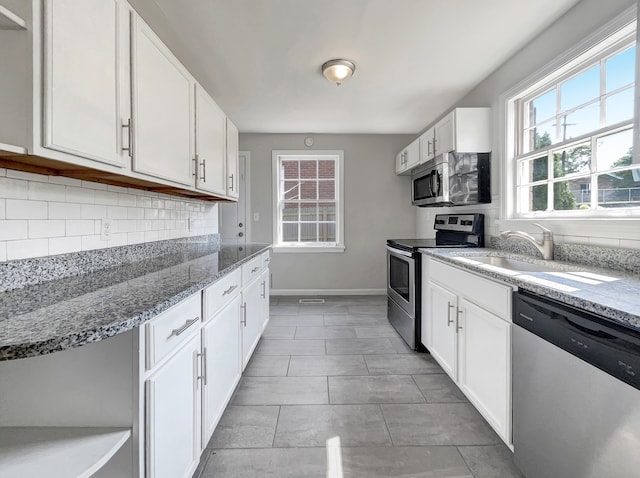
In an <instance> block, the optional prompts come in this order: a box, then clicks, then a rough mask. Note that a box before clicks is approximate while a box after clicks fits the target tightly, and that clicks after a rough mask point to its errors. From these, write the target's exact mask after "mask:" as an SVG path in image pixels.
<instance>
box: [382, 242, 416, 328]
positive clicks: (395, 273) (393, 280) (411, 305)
mask: <svg viewBox="0 0 640 478" xmlns="http://www.w3.org/2000/svg"><path fill="white" fill-rule="evenodd" d="M415 279H416V266H415V259H414V258H413V256H412V255H411V253H410V252H406V251H402V250H398V249H395V248H393V247H390V246H387V295H388V296H389V298H391V299H392V300H393V301H394V302H395V303H396V304H398V305H399V306H400V307H401V308H402V309H403V310H404V311H405V312H406V313H407V314H408V315H409V316H410V317H411V318H415V316H416V315H415V309H416V299H415V294H416V291H415V283H416V281H415Z"/></svg>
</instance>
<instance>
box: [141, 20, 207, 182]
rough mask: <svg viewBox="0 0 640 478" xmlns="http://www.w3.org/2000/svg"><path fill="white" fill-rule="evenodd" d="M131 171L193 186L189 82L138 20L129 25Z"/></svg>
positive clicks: (192, 103)
mask: <svg viewBox="0 0 640 478" xmlns="http://www.w3.org/2000/svg"><path fill="white" fill-rule="evenodd" d="M134 25H135V26H134V35H133V41H132V59H133V61H132V63H133V132H134V138H135V140H134V144H133V169H134V171H137V172H139V173H144V174H148V175H150V176H155V177H158V178H162V179H166V180H169V181H173V182H176V183H180V184H184V185H186V186H193V185H194V177H193V174H194V172H193V168H192V162H193V161H192V159H193V157H194V147H193V141H194V140H193V138H194V134H193V131H194V124H193V123H194V116H195V115H194V111H193V109H194V108H193V105H194V98H193V96H194V81H193V79H192V77H191V75H189V72H188V71H187V70H186V69H185V68H184V66H182V65H181V64H180V63H179V62H178V60H177V59H176V58H175V57H174V56H173V55H172V54H171V52H170V51H169V49H168V48H167V47H166V46H165V45H164V44H163V43H162V42H161V41H160V39H159V38H158V37H157V36H156V35H155V33H153V31H152V30H151V28H149V27H148V26H147V25H146V24H145V23H144V22H143V21H142V20H141V19H140V18H138V17H136V18H135V21H134Z"/></svg>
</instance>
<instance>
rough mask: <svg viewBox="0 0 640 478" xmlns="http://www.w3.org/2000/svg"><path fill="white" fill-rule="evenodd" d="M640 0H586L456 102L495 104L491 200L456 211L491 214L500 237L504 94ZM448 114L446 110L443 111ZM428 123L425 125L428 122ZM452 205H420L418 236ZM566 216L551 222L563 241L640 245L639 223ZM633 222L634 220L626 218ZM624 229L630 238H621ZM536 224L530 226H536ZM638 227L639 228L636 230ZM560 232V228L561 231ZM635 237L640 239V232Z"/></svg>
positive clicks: (489, 223)
mask: <svg viewBox="0 0 640 478" xmlns="http://www.w3.org/2000/svg"><path fill="white" fill-rule="evenodd" d="M635 3H636V0H607V1H606V2H603V1H602V0H583V1H581V2H580V3H578V4H577V5H576V6H575V7H574V8H572V9H571V10H569V11H568V12H567V13H566V14H565V15H563V16H562V17H561V18H560V19H558V21H556V22H555V23H554V24H552V25H551V26H550V27H549V28H548V29H546V30H545V31H544V32H542V33H541V34H540V35H539V36H538V37H536V38H535V39H534V40H533V41H531V42H530V43H529V44H528V45H527V46H526V47H525V48H523V49H522V50H520V51H519V52H518V53H517V54H515V55H514V56H513V57H511V58H510V59H509V60H508V61H506V62H505V63H504V64H503V65H502V66H501V67H500V68H498V69H497V70H496V71H494V72H493V73H492V74H491V75H490V76H489V77H487V78H486V79H485V80H484V81H483V82H481V83H480V84H479V85H478V86H476V87H475V88H474V89H473V90H472V91H471V92H470V93H469V94H468V95H467V96H465V97H464V98H462V99H461V100H460V101H459V102H458V104H457V105H456V106H491V107H492V113H493V156H492V172H493V174H492V182H491V188H492V204H490V205H486V206H485V205H483V206H479V207H476V208H456V210H455V211H456V212H461V211H462V210H464V209H469V210H471V209H473V210H477V211H478V212H482V213H484V214H486V216H487V218H486V221H485V227H486V232H487V234H488V235H493V236H497V235H498V234H499V231H500V230H501V229H504V227H501V226H500V224H498V223H496V221H497V220H499V219H500V206H501V197H500V194H501V191H502V181H503V178H502V177H501V175H500V162H501V161H504V158H502V157H500V155H499V152H500V141H501V136H500V134H499V132H500V128H504V127H505V125H504V124H500V123H499V118H498V115H499V109H500V108H501V107H502V105H501V104H500V102H499V99H500V95H501V94H503V93H504V92H506V91H508V90H509V89H511V88H513V87H514V86H516V85H517V84H518V83H520V82H521V81H523V80H524V79H526V78H527V77H529V76H531V75H532V74H534V73H535V72H536V71H538V70H540V69H541V68H543V67H544V66H545V65H546V64H548V63H549V62H551V61H553V60H554V59H555V58H557V57H559V56H560V55H562V54H563V53H564V52H565V51H567V50H568V49H570V48H572V47H574V46H575V45H576V44H578V43H580V41H581V40H583V39H584V38H586V37H588V36H589V35H590V34H591V33H592V32H593V31H595V30H597V29H598V28H600V27H601V26H603V25H605V24H606V23H607V22H608V21H610V20H612V19H613V18H614V17H616V16H617V15H618V14H620V13H622V12H623V11H624V10H625V9H627V8H629V7H631V6H632V5H634V4H635ZM442 113H443V115H444V114H445V113H446V111H443V112H442ZM426 126H427V125H425V127H426ZM447 211H448V208H417V209H416V229H417V233H418V235H419V236H429V235H432V234H433V219H434V215H435V214H436V213H438V212H447ZM563 222H564V223H566V221H563V220H556V221H555V222H554V221H551V222H550V223H549V224H548V227H550V228H551V229H553V230H554V231H556V234H555V239H556V241H559V242H570V243H585V244H593V245H603V246H614V247H627V248H637V249H640V240H634V238H633V237H632V236H634V235H633V233H632V232H630V231H631V230H632V229H633V228H634V227H635V228H637V227H638V226H637V222H636V223H635V225H634V224H627V225H625V226H622V225H621V224H620V222H619V221H617V222H613V221H606V222H604V221H600V222H599V224H598V225H597V226H594V227H589V228H588V227H586V226H584V225H582V226H581V230H580V231H578V230H577V228H576V227H575V226H577V225H576V224H575V222H574V223H573V224H572V225H571V227H567V225H566V224H569V223H566V224H563ZM627 222H629V221H627ZM623 228H624V231H627V232H625V234H626V236H627V237H626V238H622V239H621V234H622V232H623ZM534 229H535V228H530V229H527V230H529V231H533V230H534ZM636 231H637V229H636ZM558 232H560V233H558ZM635 239H638V237H637V232H636V234H635Z"/></svg>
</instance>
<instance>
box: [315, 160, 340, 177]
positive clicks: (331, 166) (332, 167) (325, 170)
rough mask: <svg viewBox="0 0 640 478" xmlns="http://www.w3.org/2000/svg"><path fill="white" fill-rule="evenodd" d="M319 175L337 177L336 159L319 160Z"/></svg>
mask: <svg viewBox="0 0 640 478" xmlns="http://www.w3.org/2000/svg"><path fill="white" fill-rule="evenodd" d="M318 167H319V168H318V177H319V178H322V179H333V178H335V177H336V162H335V161H322V160H320V161H318Z"/></svg>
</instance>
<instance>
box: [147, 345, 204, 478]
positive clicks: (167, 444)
mask: <svg viewBox="0 0 640 478" xmlns="http://www.w3.org/2000/svg"><path fill="white" fill-rule="evenodd" d="M199 356H200V335H199V334H193V337H192V338H191V339H190V340H189V341H188V343H187V344H186V345H185V346H184V347H183V348H181V349H180V350H179V351H178V352H176V354H175V355H174V356H173V357H171V358H170V359H169V360H168V361H167V362H166V363H164V364H163V365H161V366H160V367H159V368H158V370H157V371H156V372H154V373H153V375H151V376H150V377H149V378H148V379H147V380H146V381H145V393H146V403H145V405H146V438H147V442H146V448H147V450H146V451H147V459H146V463H147V469H146V476H148V477H155V478H163V477H166V478H186V477H191V476H192V475H193V473H194V471H195V469H196V467H197V466H198V462H199V460H200V451H201V446H200V379H199V373H198V370H199V367H198V363H199Z"/></svg>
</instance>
